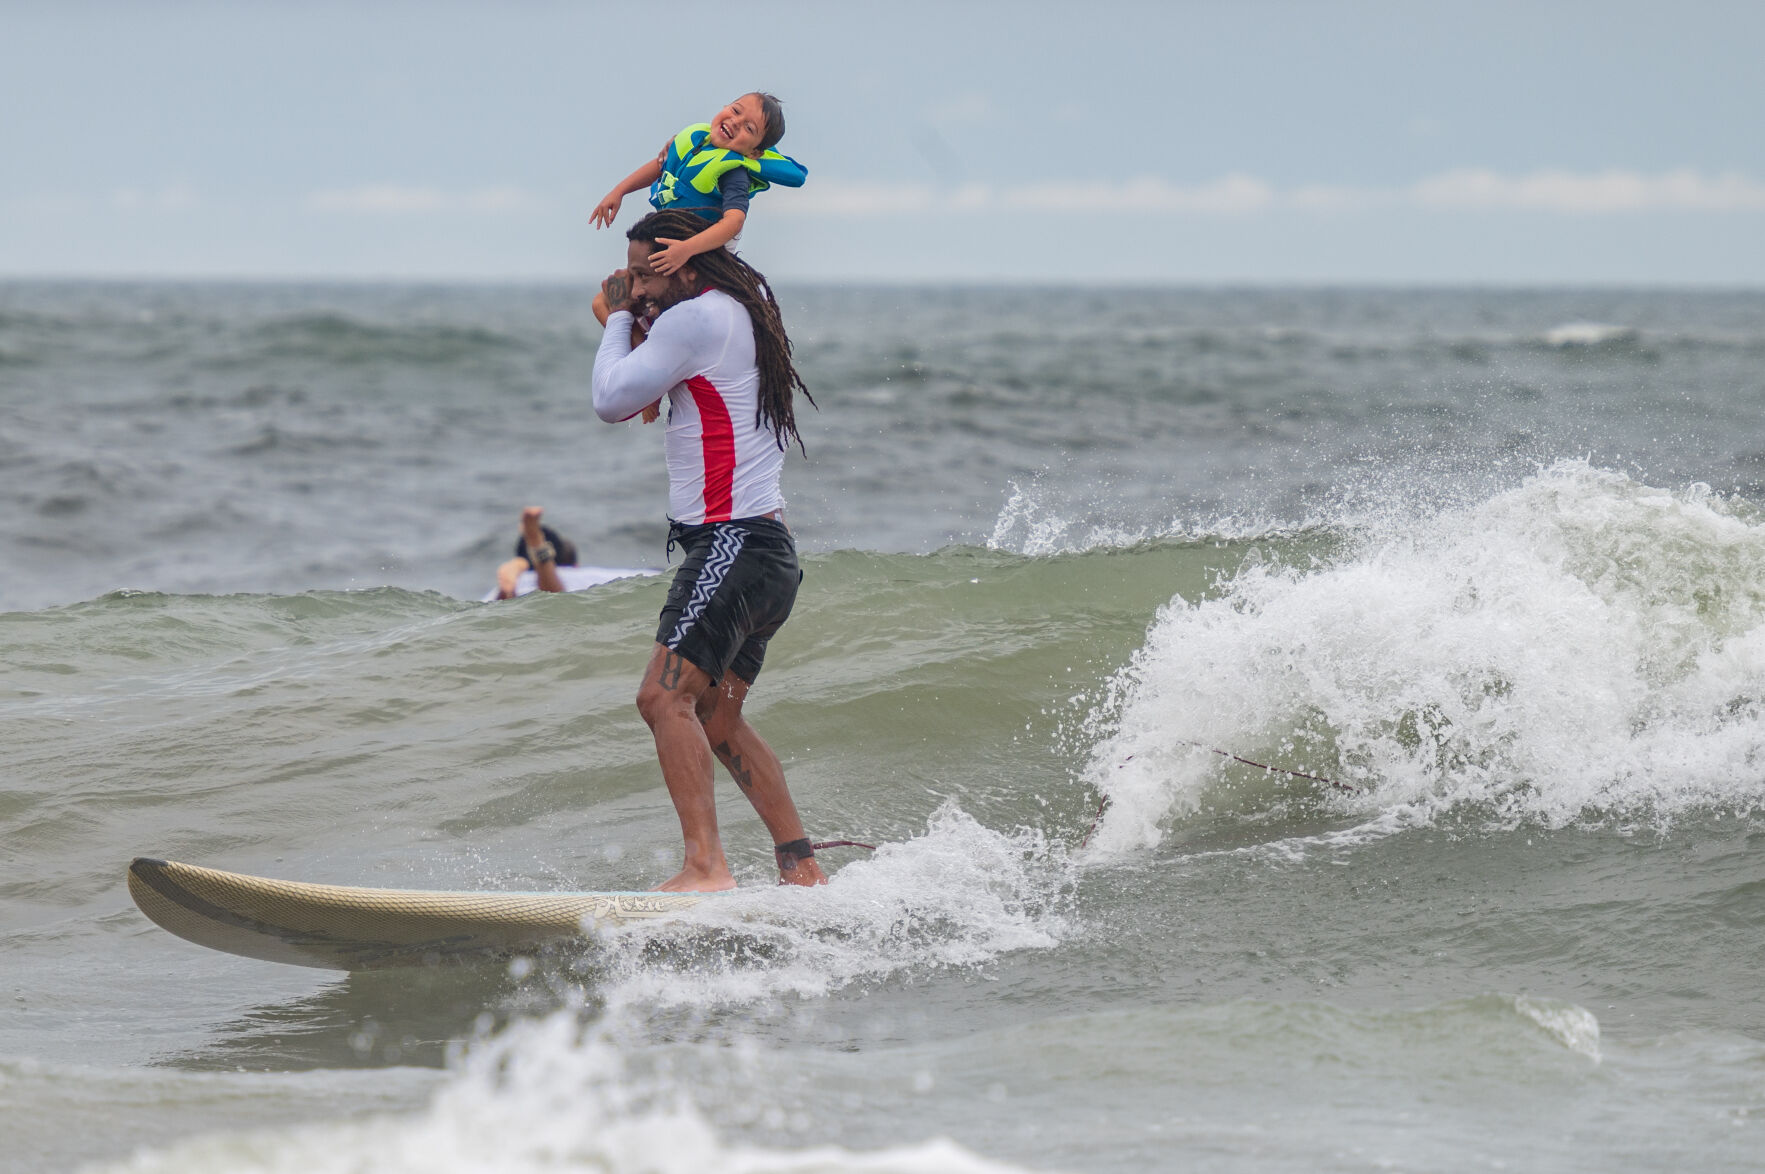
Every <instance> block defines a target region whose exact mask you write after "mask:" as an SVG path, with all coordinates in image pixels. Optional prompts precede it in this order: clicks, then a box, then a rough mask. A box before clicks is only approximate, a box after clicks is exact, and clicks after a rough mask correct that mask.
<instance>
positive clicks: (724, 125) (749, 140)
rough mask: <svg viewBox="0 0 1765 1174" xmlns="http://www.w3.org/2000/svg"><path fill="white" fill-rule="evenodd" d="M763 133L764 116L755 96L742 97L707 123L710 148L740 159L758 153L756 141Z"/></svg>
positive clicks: (764, 125)
mask: <svg viewBox="0 0 1765 1174" xmlns="http://www.w3.org/2000/svg"><path fill="white" fill-rule="evenodd" d="M765 133H766V114H765V112H764V111H763V110H761V109H760V96H759V95H758V94H743V95H742V96H741V97H739V98H737V99H736V100H735V101H733V102H731V103H730V104H729V105H727V106H725V107H724V108H723V109H721V110H719V111H718V112H717V114H716V116H715V117H713V118H712V119H711V145H712V146H713V147H722V148H723V149H724V150H726V151H739V152H740V153H741V154H743V155H758V154H759V153H760V137H761V136H762V135H764V134H765Z"/></svg>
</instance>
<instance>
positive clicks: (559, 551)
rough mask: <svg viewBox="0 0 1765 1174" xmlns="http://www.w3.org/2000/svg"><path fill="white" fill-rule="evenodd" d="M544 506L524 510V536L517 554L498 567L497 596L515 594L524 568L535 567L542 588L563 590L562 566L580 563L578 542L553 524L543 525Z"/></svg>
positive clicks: (516, 551) (508, 596)
mask: <svg viewBox="0 0 1765 1174" xmlns="http://www.w3.org/2000/svg"><path fill="white" fill-rule="evenodd" d="M544 513H545V510H544V508H542V507H540V506H536V505H530V506H528V507H527V508H526V509H524V510H522V511H521V536H520V537H519V538H517V539H515V557H514V558H512V559H510V560H509V561H508V562H505V563H503V564H502V565H501V566H499V567H498V568H497V569H496V597H497V598H498V599H513V598H515V587H516V584H517V583H519V582H520V579H521V572H523V571H528V570H531V571H532V572H533V573H534V576H535V578H537V579H538V580H539V589H540V590H541V591H563V590H565V587H564V580H563V578H562V577H561V576H559V574H558V568H559V567H573V566H575V565H576V544H575V543H574V542H571V541H570V540H569V539H568V538H565V537H563V536H562V535H560V534H559V533H558V532H557V531H556V530H554V529H552V528H551V527H550V526H542V525H540V522H539V519H540V516H541V515H542V514H544Z"/></svg>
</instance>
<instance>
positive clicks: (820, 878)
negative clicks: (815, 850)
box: [778, 856, 827, 886]
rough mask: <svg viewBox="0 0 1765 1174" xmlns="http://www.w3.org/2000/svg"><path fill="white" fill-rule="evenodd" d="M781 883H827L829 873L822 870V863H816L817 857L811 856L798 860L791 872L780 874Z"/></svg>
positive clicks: (779, 881) (779, 880)
mask: <svg viewBox="0 0 1765 1174" xmlns="http://www.w3.org/2000/svg"><path fill="white" fill-rule="evenodd" d="M778 883H779V884H781V885H806V886H807V885H825V884H826V883H827V874H826V873H825V872H822V871H821V865H819V864H817V863H815V857H813V856H809V857H805V858H804V859H801V860H798V861H797V863H796V867H794V868H792V869H791V870H790V871H789V872H780V873H779V874H778Z"/></svg>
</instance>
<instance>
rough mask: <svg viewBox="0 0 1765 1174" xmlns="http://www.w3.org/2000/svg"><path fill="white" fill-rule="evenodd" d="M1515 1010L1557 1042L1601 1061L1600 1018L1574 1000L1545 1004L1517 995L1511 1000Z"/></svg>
mask: <svg viewBox="0 0 1765 1174" xmlns="http://www.w3.org/2000/svg"><path fill="white" fill-rule="evenodd" d="M1514 1010H1516V1011H1518V1012H1519V1013H1520V1014H1521V1015H1523V1016H1525V1017H1526V1018H1527V1019H1530V1020H1532V1022H1534V1023H1536V1024H1538V1026H1539V1027H1541V1028H1543V1029H1544V1031H1545V1033H1546V1034H1547V1035H1549V1036H1550V1037H1551V1038H1552V1039H1554V1040H1556V1041H1557V1042H1558V1043H1560V1044H1562V1045H1563V1046H1564V1047H1565V1048H1568V1049H1569V1050H1570V1051H1571V1052H1576V1053H1578V1054H1580V1055H1583V1056H1586V1057H1587V1058H1588V1059H1589V1060H1592V1061H1593V1062H1594V1063H1595V1064H1598V1063H1599V1062H1600V1021H1599V1020H1598V1019H1596V1018H1595V1017H1594V1014H1593V1012H1592V1011H1589V1010H1588V1009H1587V1008H1586V1007H1577V1006H1576V1005H1575V1004H1574V1003H1548V1002H1540V1001H1538V1000H1536V999H1529V998H1527V997H1526V996H1525V995H1520V996H1518V997H1516V998H1515V999H1514Z"/></svg>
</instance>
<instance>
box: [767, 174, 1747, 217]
mask: <svg viewBox="0 0 1765 1174" xmlns="http://www.w3.org/2000/svg"><path fill="white" fill-rule="evenodd" d="M779 203H780V205H781V206H782V207H783V209H784V210H786V211H787V212H788V213H790V214H795V215H803V216H910V215H926V214H933V213H943V214H953V213H965V212H1000V211H1030V212H1059V213H1084V214H1096V213H1103V212H1112V211H1120V210H1124V209H1125V210H1128V211H1135V212H1163V213H1169V214H1172V215H1195V216H1242V215H1248V214H1253V213H1258V212H1268V211H1274V210H1282V209H1288V210H1297V211H1302V212H1313V213H1342V212H1367V211H1381V210H1389V209H1404V208H1409V209H1418V210H1422V211H1432V212H1493V211H1526V212H1545V213H1554V214H1559V215H1573V216H1586V215H1610V214H1618V213H1636V212H1765V183H1761V182H1759V181H1757V180H1753V179H1749V178H1747V177H1746V176H1742V175H1739V174H1735V173H1725V174H1722V175H1705V174H1703V173H1701V172H1697V171H1692V170H1678V171H1669V172H1663V173H1660V174H1655V175H1648V174H1644V173H1641V172H1635V171H1620V170H1612V171H1601V172H1591V173H1576V172H1571V171H1563V170H1549V171H1537V172H1533V173H1531V174H1527V175H1503V174H1501V173H1500V172H1495V171H1489V170H1484V169H1478V168H1461V169H1457V170H1453V171H1447V172H1442V173H1440V174H1438V175H1432V176H1428V177H1426V178H1423V179H1420V180H1417V181H1416V182H1415V183H1412V184H1408V185H1403V186H1397V187H1378V186H1354V185H1342V184H1301V185H1298V186H1295V187H1290V188H1278V187H1276V186H1275V185H1274V184H1271V183H1269V182H1268V181H1267V180H1263V179H1259V178H1257V177H1256V176H1252V175H1244V174H1241V173H1232V174H1229V175H1224V176H1221V177H1220V178H1218V179H1215V180H1210V181H1208V182H1205V183H1198V184H1179V183H1171V182H1170V181H1168V180H1165V179H1159V178H1154V177H1144V178H1140V179H1132V180H1127V181H1124V182H1118V183H1106V182H1101V181H1085V182H1080V183H1067V184H1059V183H1055V184H1034V185H1029V186H1026V187H1022V188H1015V187H1012V188H996V187H993V186H990V185H987V184H976V183H970V184H963V185H960V186H946V187H937V186H933V185H929V184H888V183H854V182H851V181H839V180H817V181H812V182H811V183H810V184H809V185H808V186H807V187H805V188H804V189H803V190H802V192H800V193H792V194H791V195H790V196H789V197H788V198H787V199H786V200H781V201H779Z"/></svg>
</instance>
